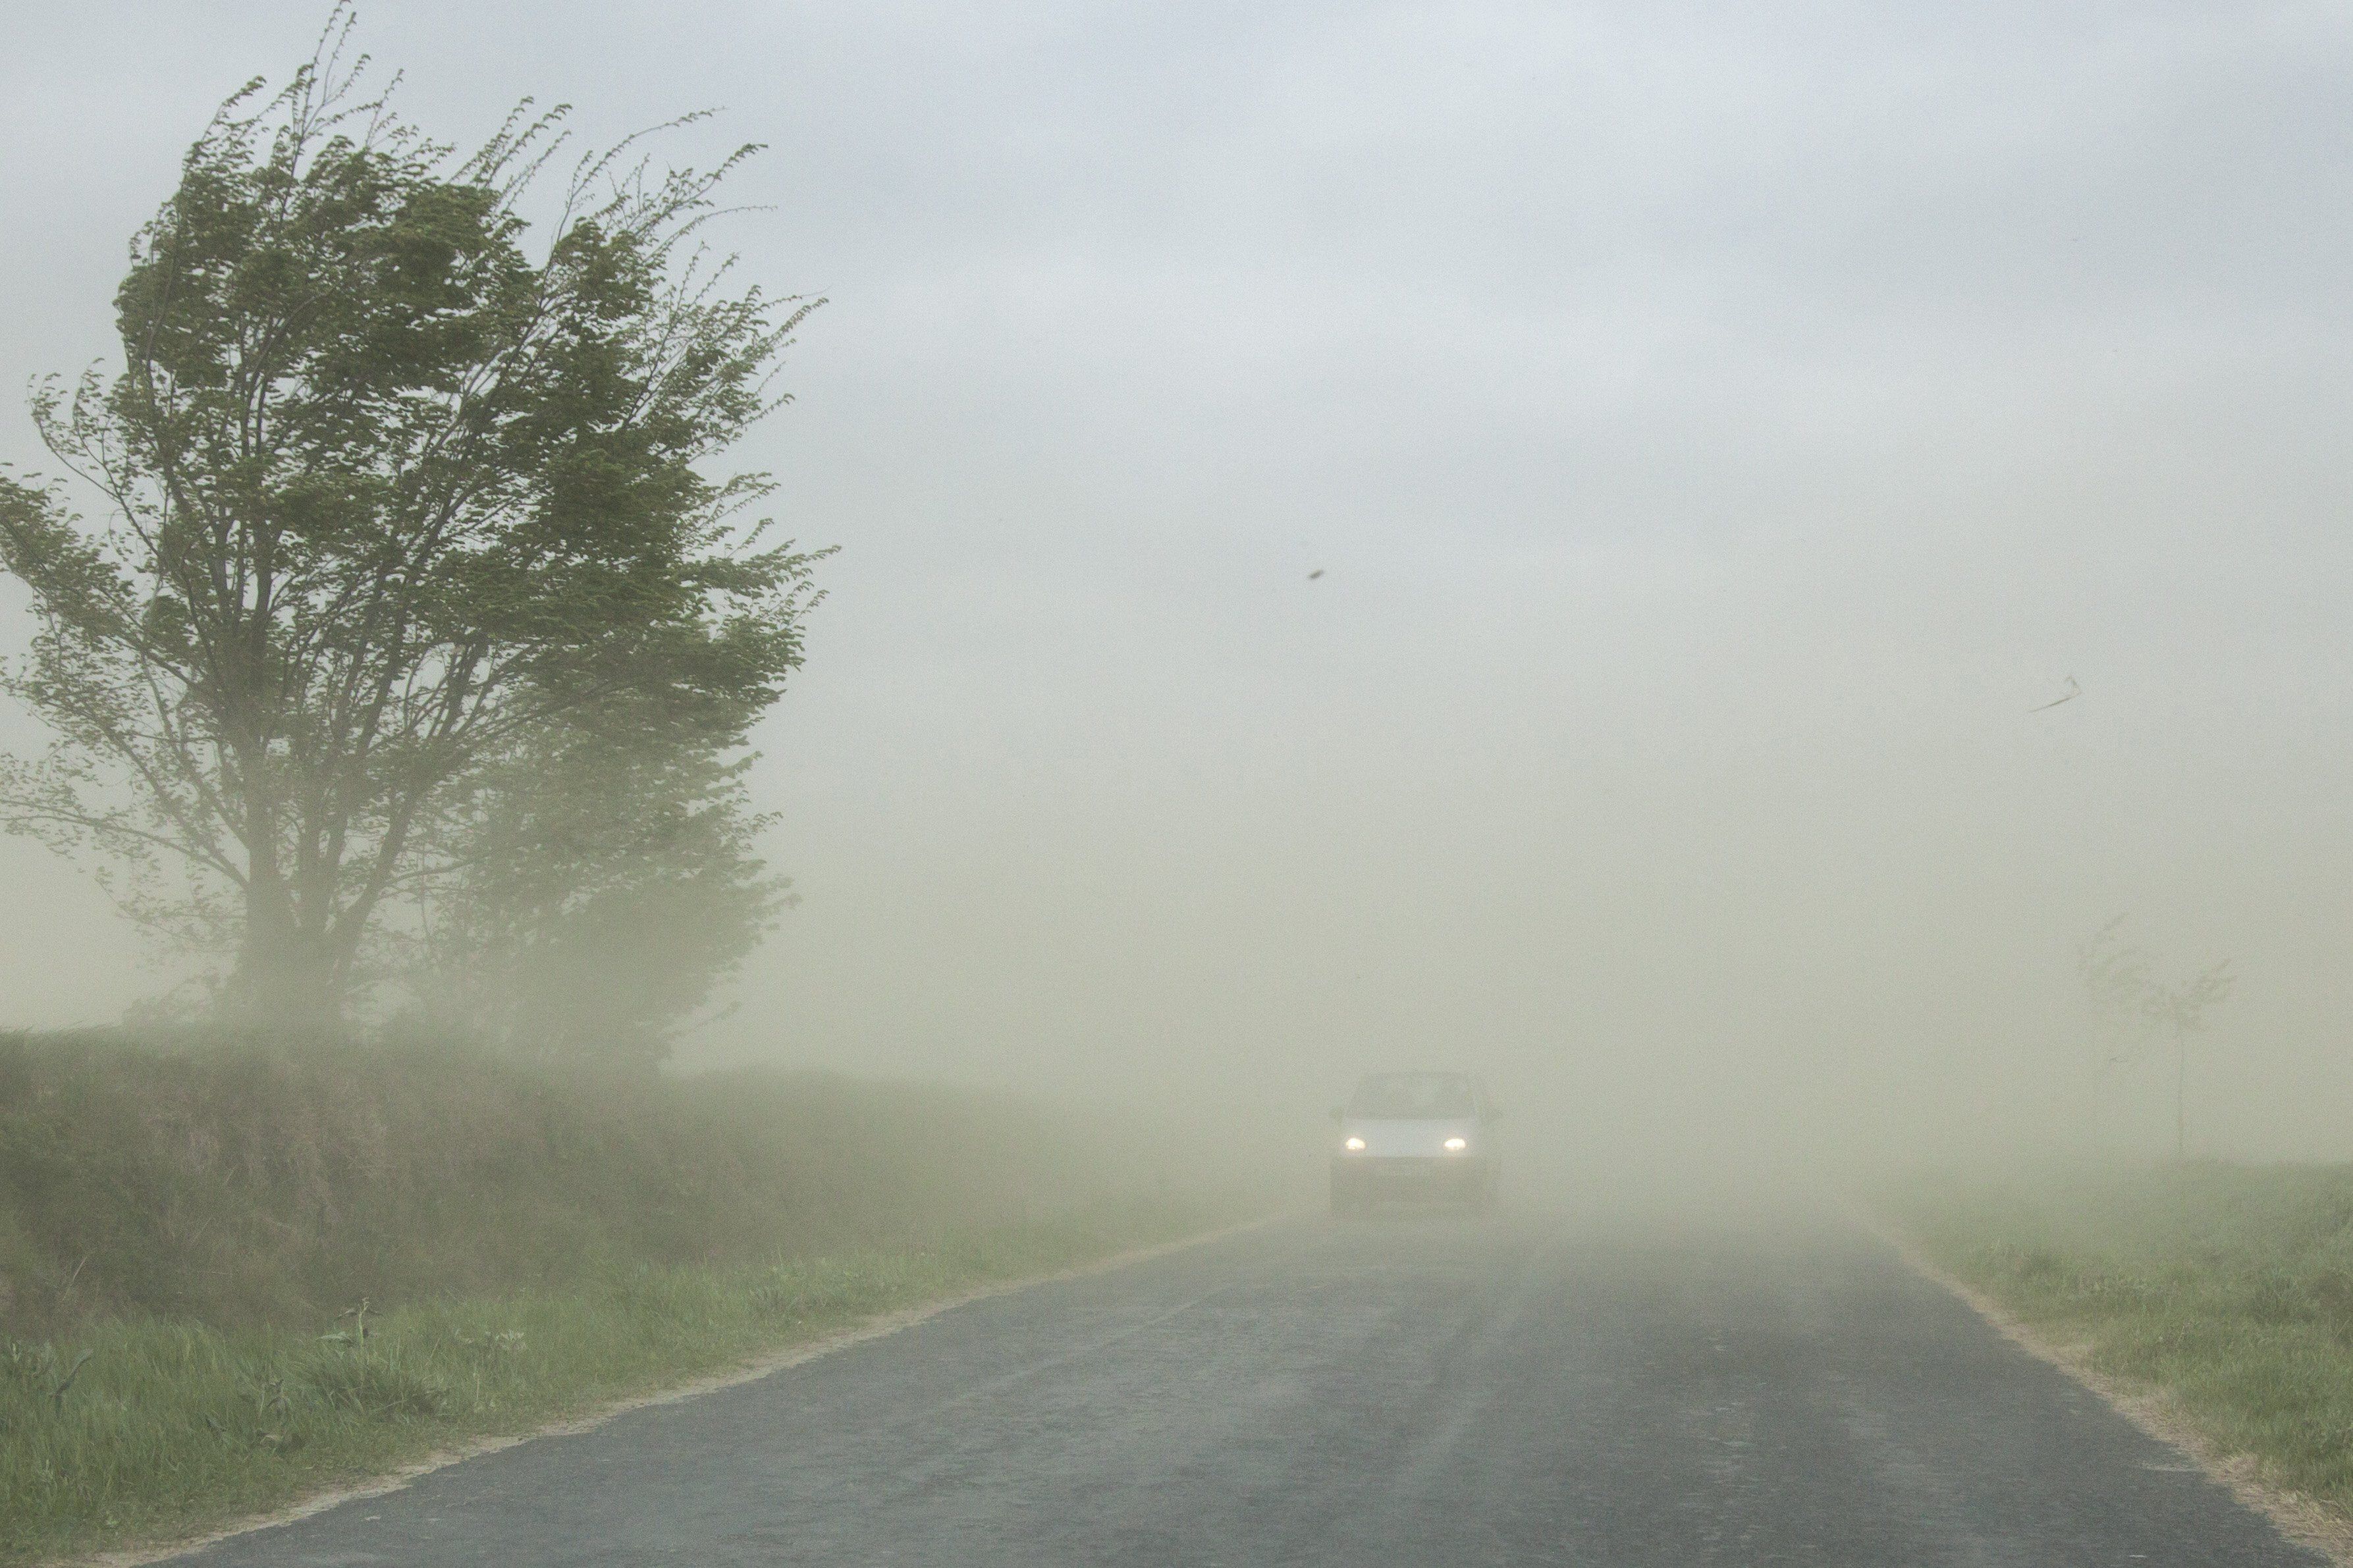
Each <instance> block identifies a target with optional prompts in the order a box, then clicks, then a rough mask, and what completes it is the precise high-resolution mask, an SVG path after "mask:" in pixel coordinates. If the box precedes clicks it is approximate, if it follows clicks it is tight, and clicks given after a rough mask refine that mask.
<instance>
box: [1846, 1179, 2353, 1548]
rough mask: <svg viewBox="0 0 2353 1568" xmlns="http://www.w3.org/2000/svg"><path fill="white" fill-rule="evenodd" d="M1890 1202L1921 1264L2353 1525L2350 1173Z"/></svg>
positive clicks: (2045, 1183) (1961, 1190)
mask: <svg viewBox="0 0 2353 1568" xmlns="http://www.w3.org/2000/svg"><path fill="white" fill-rule="evenodd" d="M1889 1207H1890V1209H1891V1211H1892V1213H1893V1215H1894V1218H1895V1219H1896V1220H1897V1222H1898V1223H1899V1224H1900V1225H1901V1226H1902V1228H1903V1229H1904V1230H1905V1234H1906V1235H1907V1236H1908V1237H1910V1238H1911V1239H1912V1240H1913V1242H1914V1243H1915V1245H1916V1246H1917V1247H1919V1249H1920V1250H1921V1252H1922V1253H1923V1255H1924V1256H1925V1257H1926V1258H1927V1259H1928V1261H1929V1262H1931V1263H1932V1264H1934V1265H1935V1266H1936V1267H1937V1268H1941V1269H1943V1270H1944V1271H1945V1272H1947V1274H1950V1275H1951V1276H1952V1277H1953V1278H1954V1279H1957V1280H1959V1281H1960V1282H1961V1283H1962V1284H1964V1285H1966V1286H1968V1287H1969V1288H1970V1289H1974V1290H1976V1291H1978V1292H1979V1293H1981V1294H1982V1295H1984V1296H1985V1297H1987V1298H1988V1299H1989V1300H1991V1301H1993V1302H1994V1303H1995V1304H1996V1305H1997V1306H1999V1307H2000V1309H2001V1310H2004V1311H2005V1312H2007V1313H2009V1314H2010V1316H2011V1317H2012V1318H2014V1319H2015V1320H2016V1321H2018V1322H2019V1323H2020V1324H2021V1326H2023V1327H2024V1328H2026V1329H2027V1330H2029V1331H2031V1332H2033V1333H2034V1334H2035V1335H2037V1336H2038V1337H2039V1338H2041V1339H2042V1340H2043V1341H2044V1342H2048V1343H2050V1344H2052V1345H2053V1346H2055V1347H2058V1348H2059V1349H2060V1350H2061V1351H2062V1352H2063V1353H2064V1354H2065V1355H2066V1357H2067V1358H2068V1359H2070V1360H2072V1361H2073V1362H2075V1363H2078V1364H2081V1365H2083V1366H2084V1367H2086V1368H2087V1369H2088V1370H2089V1371H2090V1372H2092V1373H2094V1374H2095V1375H2096V1376H2097V1377H2099V1378H2101V1379H2103V1380H2105V1381H2108V1382H2110V1383H2112V1384H2115V1385H2116V1386H2117V1387H2118V1388H2121V1389H2123V1390H2125V1391H2127V1392H2129V1393H2134V1394H2147V1395H2154V1396H2157V1397H2158V1398H2159V1399H2161V1400H2162V1402H2163V1405H2164V1407H2165V1409H2166V1410H2167V1411H2168V1413H2169V1414H2170V1415H2172V1416H2174V1417H2176V1418H2178V1419H2179V1422H2180V1423H2182V1424H2183V1425H2184V1426H2187V1428H2188V1429H2189V1432H2190V1433H2192V1434H2194V1435H2195V1436H2196V1438H2197V1439H2198V1441H2199V1442H2200V1444H2202V1445H2203V1446H2204V1447H2205V1448H2206V1449H2207V1451H2208V1452H2209V1453H2210V1454H2211V1455H2212V1456H2214V1457H2216V1458H2220V1459H2221V1460H2223V1461H2225V1462H2231V1461H2237V1462H2240V1463H2242V1464H2243V1465H2244V1466H2246V1467H2247V1468H2251V1469H2252V1471H2253V1479H2255V1480H2256V1481H2257V1482H2258V1483H2259V1484H2261V1485H2262V1486H2263V1487H2266V1488H2270V1489H2279V1490H2284V1491H2286V1492H2289V1493H2292V1494H2295V1496H2296V1497H2298V1498H2300V1499H2302V1500H2306V1501H2308V1502H2311V1503H2315V1504H2317V1505H2318V1506H2319V1507H2320V1508H2321V1509H2322V1510H2325V1512H2326V1514H2327V1516H2329V1518H2330V1519H2331V1520H2333V1521H2339V1522H2341V1521H2347V1520H2348V1519H2353V1167H2348V1166H2339V1165H2329V1166H2266V1167H2242V1166H2231V1165H2221V1164H2195V1165H2188V1166H2179V1167H2172V1168H2163V1169H2149V1170H2138V1171H2128V1172H2108V1173H2097V1174H2091V1175H2084V1174H2077V1175H2074V1176H2071V1177H2066V1178H2057V1177H2053V1178H2049V1179H2044V1180H2040V1181H2034V1182H2013V1183H2006V1184H1967V1183H1961V1184H1939V1185H1938V1186H1936V1188H1935V1189H1934V1190H1933V1191H1932V1190H1930V1189H1928V1188H1926V1187H1924V1188H1921V1189H1918V1190H1916V1191H1915V1192H1913V1193H1911V1194H1907V1195H1905V1197H1903V1198H1901V1199H1899V1200H1897V1201H1896V1202H1894V1203H1893V1204H1892V1205H1889Z"/></svg>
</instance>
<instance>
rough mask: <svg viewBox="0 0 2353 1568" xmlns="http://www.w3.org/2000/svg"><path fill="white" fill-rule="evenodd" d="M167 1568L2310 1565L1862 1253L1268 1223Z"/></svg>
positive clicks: (1463, 1227)
mask: <svg viewBox="0 0 2353 1568" xmlns="http://www.w3.org/2000/svg"><path fill="white" fill-rule="evenodd" d="M178 1561H181V1562H184V1563H192V1564H193V1563H201V1564H205V1565H206V1568H291V1565H293V1564H320V1565H324V1564H337V1565H357V1564H379V1563H382V1564H402V1565H415V1568H448V1565H454V1564H465V1563H496V1564H500V1565H501V1568H543V1565H544V1568H554V1565H557V1564H562V1565H565V1568H575V1565H586V1564H628V1565H631V1568H641V1565H646V1564H668V1563H676V1564H680V1565H681V1568H723V1565H733V1564H763V1565H766V1564H782V1563H840V1564H857V1565H860V1568H865V1565H869V1564H883V1563H905V1564H924V1565H937V1568H985V1565H992V1564H1016V1563H1018V1564H1022V1565H1024V1568H1033V1565H1037V1564H1060V1563H1072V1564H1079V1563H1083V1564H1106V1563H1172V1564H1175V1563H1182V1564H1234V1565H1240V1564H1258V1563H1319V1564H1321V1563H1331V1564H1346V1565H1349V1568H1363V1565H1366V1564H1375V1563H1378V1564H1404V1565H1407V1568H1422V1565H1430V1564H1450V1565H1451V1564H1461V1563H1588V1564H1609V1565H1614V1564H1652V1563H1655V1564H1661V1565H1662V1568H1663V1565H1669V1564H1672V1565H1674V1568H1689V1565H1691V1564H1697V1563H1739V1564H1752V1563H1805V1564H1810V1565H1813V1564H1848V1563H1852V1564H1872V1565H1874V1568H1877V1565H1901V1568H1928V1565H1941V1564H1953V1565H1956V1568H1959V1565H1964V1564H1966V1565H1969V1568H1978V1565H1986V1564H2013V1563H2014V1564H2034V1565H2037V1568H2040V1565H2043V1564H2054V1565H2056V1564H2066V1565H2069V1568H2075V1565H2082V1564H2094V1563H2117V1564H2130V1563H2137V1564H2181V1565H2184V1568H2189V1565H2197V1568H2219V1565H2224V1564H2266V1565H2268V1564H2289V1563H2295V1564H2299V1565H2312V1564H2317V1563H2319V1562H2320V1559H2319V1558H2317V1557H2316V1556H2313V1555H2310V1554H2308V1553H2306V1552H2304V1551H2302V1550H2300V1549H2298V1548H2295V1547H2293V1546H2290V1545H2289V1544H2287V1543H2286V1542H2284V1541H2283V1540H2282V1539H2281V1538H2280V1537H2279V1536H2278V1535H2277V1534H2276V1533H2275V1532H2274V1531H2273V1529H2272V1528H2271V1527H2270V1525H2268V1524H2267V1523H2266V1522H2264V1521H2263V1520H2262V1519H2260V1518H2258V1517H2257V1516H2256V1515H2254V1514H2253V1513H2251V1512H2249V1511H2248V1510H2245V1509H2243V1508H2242V1507H2241V1506H2239V1504H2238V1503H2237V1502H2235V1501H2234V1500H2232V1497H2231V1496H2230V1494H2229V1493H2228V1492H2226V1491H2225V1490H2224V1489H2221V1487H2219V1486H2217V1485H2215V1484H2214V1483H2213V1482H2211V1481H2210V1480H2208V1479H2206V1478H2205V1477H2204V1476H2203V1475H2201V1474H2200V1473H2199V1472H2198V1471H2197V1470H2196V1469H2195V1468H2193V1467H2190V1466H2189V1465H2188V1464H2187V1463H2186V1462H2185V1461H2184V1460H2183V1459H2182V1458H2181V1457H2180V1456H2179V1454H2177V1453H2175V1452H2174V1451H2172V1450H2171V1449H2169V1448H2168V1447H2164V1446H2163V1445H2161V1444H2158V1443H2157V1442H2154V1441H2152V1440H2151V1439H2149V1438H2148V1437H2147V1436H2143V1435H2142V1434H2141V1433H2139V1432H2138V1431H2137V1430H2136V1429H2135V1428H2134V1427H2133V1426H2130V1425H2128V1424H2127V1423H2126V1422H2125V1421H2124V1420H2122V1419H2121V1418H2119V1417H2118V1416H2116V1415H2115V1414H2113V1413H2112V1412H2110V1411H2109V1410H2108V1409H2107V1408H2106V1407H2105V1406H2104V1405H2101V1404H2100V1403H2099V1401H2098V1400H2097V1399H2095V1398H2094V1397H2093V1396H2092V1395H2090V1394H2086V1393H2084V1392H2083V1391H2082V1390H2080V1389H2078V1388H2077V1387H2076V1386H2075V1385H2074V1384H2072V1383H2070V1382H2069V1381H2068V1380H2067V1379H2066V1378H2064V1377H2063V1376H2062V1375H2061V1374H2060V1373H2057V1372H2055V1371H2053V1370H2052V1369H2051V1368H2049V1367H2047V1366H2045V1365H2043V1364H2042V1363H2038V1362H2036V1361H2034V1360H2032V1359H2031V1358H2030V1357H2028V1356H2026V1355H2024V1354H2022V1353H2021V1352H2019V1351H2018V1350H2017V1349H2015V1348H2014V1347H2013V1346H2011V1345H2010V1344H2009V1343H2007V1342H2004V1341H2003V1340H2002V1339H2001V1338H2000V1336H1999V1335H1997V1334H1996V1333H1994V1332H1993V1331H1991V1330H1989V1328H1987V1327H1986V1326H1985V1325H1984V1324H1983V1323H1981V1322H1980V1321H1978V1319H1977V1318H1975V1317H1974V1316H1973V1315H1971V1314H1970V1312H1969V1311H1968V1309H1967V1308H1965V1307H1964V1306H1962V1305H1961V1304H1960V1303H1959V1302H1957V1301H1956V1300H1953V1299H1952V1298H1951V1297H1949V1296H1948V1295H1947V1294H1945V1293H1944V1292H1943V1291H1941V1290H1939V1289H1936V1287H1935V1286H1933V1285H1930V1284H1928V1283H1926V1282H1925V1281H1923V1280H1921V1279H1918V1278H1916V1277H1915V1276H1914V1275H1912V1274H1910V1273H1909V1272H1907V1271H1906V1270H1905V1268H1903V1266H1902V1265H1901V1264H1900V1263H1899V1262H1898V1261H1897V1260H1896V1259H1895V1258H1894V1256H1893V1255H1892V1254H1890V1253H1889V1252H1888V1251H1887V1250H1886V1249H1885V1248H1884V1247H1882V1246H1880V1245H1879V1244H1877V1243H1876V1242H1874V1241H1873V1240H1871V1239H1869V1238H1868V1237H1863V1236H1862V1235H1860V1234H1858V1233H1856V1232H1854V1231H1853V1230H1852V1229H1849V1228H1845V1227H1843V1226H1839V1225H1836V1224H1831V1223H1824V1224H1820V1225H1816V1226H1805V1227H1799V1228H1795V1229H1786V1228H1785V1229H1777V1230H1773V1231H1769V1232H1768V1231H1748V1230H1733V1229H1725V1230H1718V1231H1713V1232H1711V1231H1705V1230H1701V1231H1652V1232H1649V1233H1644V1232H1639V1231H1630V1230H1622V1229H1621V1230H1618V1231H1614V1232H1612V1231H1608V1230H1601V1229H1596V1228H1594V1227H1591V1226H1584V1225H1578V1224H1573V1223H1571V1222H1569V1221H1567V1220H1563V1219H1550V1218H1545V1217H1541V1216H1537V1215H1512V1214H1508V1213H1507V1214H1505V1215H1501V1216H1498V1217H1494V1218H1491V1219H1473V1220H1454V1219H1448V1218H1443V1217H1439V1216H1406V1217H1402V1218H1390V1219H1387V1220H1383V1219H1379V1218H1375V1219H1370V1220H1366V1221H1362V1222H1352V1223H1348V1224H1343V1225H1335V1224H1332V1223H1328V1222H1324V1221H1320V1220H1318V1221H1308V1220H1298V1221H1288V1222H1284V1223H1282V1224H1279V1225H1276V1226H1268V1227H1264V1228H1261V1229H1258V1230H1253V1231H1249V1232H1244V1233H1242V1234H1240V1235H1236V1236H1232V1237H1226V1238H1224V1239H1222V1240H1219V1241H1217V1242H1214V1243H1212V1244H1209V1245H1208V1246H1206V1247H1198V1248H1194V1249H1191V1250H1189V1251H1186V1252H1181V1253H1176V1254H1172V1255H1167V1256H1164V1257H1161V1258H1155V1259H1151V1260H1149V1261H1146V1262H1144V1263H1142V1264H1138V1265H1134V1266H1132V1267H1129V1268H1123V1269H1118V1270H1115V1271H1112V1272H1107V1273H1103V1274H1097V1275H1093V1276H1090V1277H1087V1278H1083V1279H1071V1280H1064V1281H1060V1282H1057V1283H1054V1284H1050V1285H1046V1286H1041V1287H1039V1288H1036V1289H1029V1290H1025V1291H1020V1292H1017V1293H1014V1294H1009V1295H1005V1296H998V1297H994V1298H991V1299H988V1300H981V1301H976V1302H973V1303H970V1304H967V1305H965V1306H963V1307H960V1308H957V1309H955V1310H951V1311H948V1312H945V1313H943V1314H941V1315H939V1316H937V1317H934V1318H933V1319H930V1320H928V1321H924V1322H923V1323H921V1324H919V1325H916V1326H914V1327H913V1328H910V1329H907V1330H905V1331H902V1332H900V1333H897V1334H894V1335H891V1336H888V1337H885V1338H881V1339H876V1340H871V1341H868V1342H862V1343H859V1344H856V1345H853V1346H850V1347H849V1348H847V1349H844V1350H842V1351H840V1352H837V1353H835V1354H832V1355H828V1356H826V1357H823V1358H820V1359H818V1360H816V1361H813V1362H808V1363H803V1364H801V1365H799V1366H796V1367H791V1368H788V1369H786V1370H785V1371H782V1372H779V1373H775V1374H772V1375H770V1376H768V1377H766V1378H764V1379H761V1380H759V1381H757V1382H754V1383H747V1384H739V1385H737V1386H735V1387H733V1388H729V1389H724V1390H722V1391H720V1392H717V1393H714V1394H709V1395H706V1396H703V1397H701V1398H697V1399H693V1400H689V1401H684V1402H681V1403H678V1404H673V1405H658V1406H651V1407H648V1408H645V1409H641V1410H638V1411H636V1412H633V1413H631V1414H629V1415H624V1416H622V1417H620V1418H618V1419H617V1420H615V1421H613V1422H611V1423H610V1424H608V1425H607V1426H603V1427H601V1428H598V1429H596V1430H595V1431H593V1432H589V1433H585V1434H581V1435H577V1436H559V1437H550V1438H545V1439H542V1440H540V1441H537V1442H533V1443H530V1444H526V1445H523V1446H521V1447H514V1448H510V1449H506V1450H504V1451H502V1452H499V1453H496V1454H491V1455H487V1456H484V1457H482V1458H477V1459H474V1460H471V1461H469V1462H467V1463H465V1464H461V1465H458V1466H454V1467H452V1468H448V1469H444V1470H440V1471H438V1472H436V1473H434V1474H432V1475H429V1476H427V1477H425V1478H424V1479H420V1480H418V1481H417V1483H416V1484H414V1485H412V1486H410V1487H408V1488H406V1489H403V1490H401V1491H398V1492H395V1493H392V1494H389V1495H385V1496H382V1497H375V1498H368V1499H364V1500H355V1501H353V1502H350V1503H346V1504H344V1505H343V1506H341V1507H339V1508H336V1509H333V1510H329V1511H326V1512H323V1513H321V1514H318V1515H314V1516H312V1517H311V1518H309V1519H306V1520H303V1521H298V1522H296V1523H293V1524H290V1525H287V1526H283V1527H280V1528H277V1529H272V1530H267V1531H258V1532H255V1533H252V1534H248V1535H245V1536H240V1537H237V1538H234V1539H232V1540H228V1541H225V1542H218V1543H216V1544H215V1545H212V1546H210V1547H207V1548H206V1549H204V1550H202V1551H200V1552H195V1553H193V1554H192V1555H190V1556H188V1557H186V1558H184V1559H180V1560H178Z"/></svg>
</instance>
